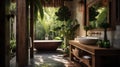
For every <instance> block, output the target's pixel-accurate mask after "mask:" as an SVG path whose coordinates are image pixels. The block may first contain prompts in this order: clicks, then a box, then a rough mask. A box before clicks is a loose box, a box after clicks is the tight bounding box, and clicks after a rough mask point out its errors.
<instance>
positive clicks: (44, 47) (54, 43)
mask: <svg viewBox="0 0 120 67" xmlns="http://www.w3.org/2000/svg"><path fill="white" fill-rule="evenodd" d="M61 44H62V40H34V48H35V49H36V50H38V51H55V50H56V49H57V48H58V47H59V46H60V45H61Z"/></svg>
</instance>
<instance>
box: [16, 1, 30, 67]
mask: <svg viewBox="0 0 120 67" xmlns="http://www.w3.org/2000/svg"><path fill="white" fill-rule="evenodd" d="M26 1H27V0H17V23H16V46H17V49H16V50H17V53H16V62H17V67H25V66H27V65H28V41H29V37H28V22H27V16H28V15H27V13H28V12H27V3H26Z"/></svg>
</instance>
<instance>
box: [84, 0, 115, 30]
mask: <svg viewBox="0 0 120 67" xmlns="http://www.w3.org/2000/svg"><path fill="white" fill-rule="evenodd" d="M99 1H101V0H86V7H85V8H86V13H85V15H86V19H85V20H86V22H85V26H88V25H89V24H90V23H89V8H90V7H91V6H92V5H94V4H95V3H98V2H99ZM103 1H106V2H105V3H104V5H105V4H106V6H107V7H108V18H107V21H108V22H109V23H110V28H108V30H115V24H114V23H112V22H111V21H112V20H111V11H112V9H111V4H112V3H111V2H110V1H109V0H103ZM103 1H102V2H103ZM93 30H97V31H99V30H103V29H102V28H95V29H93Z"/></svg>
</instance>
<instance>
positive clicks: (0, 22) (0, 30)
mask: <svg viewBox="0 0 120 67" xmlns="http://www.w3.org/2000/svg"><path fill="white" fill-rule="evenodd" d="M9 3H10V2H9V0H8V2H7V3H6V0H1V2H0V67H9V66H10V65H9V59H10V58H9V44H10V34H9V14H8V9H9Z"/></svg>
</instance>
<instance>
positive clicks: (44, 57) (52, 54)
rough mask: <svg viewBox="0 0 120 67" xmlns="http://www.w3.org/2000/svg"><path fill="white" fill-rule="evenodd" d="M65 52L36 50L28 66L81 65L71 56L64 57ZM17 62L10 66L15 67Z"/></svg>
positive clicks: (66, 66) (60, 66)
mask: <svg viewBox="0 0 120 67" xmlns="http://www.w3.org/2000/svg"><path fill="white" fill-rule="evenodd" d="M63 55H64V54H63V53H62V52H61V51H59V50H57V51H45V52H43V51H42V52H38V51H35V53H34V59H32V60H31V62H30V63H29V66H27V67H81V66H80V65H79V64H77V63H75V62H72V61H70V60H69V57H64V56H63ZM14 64H15V62H12V65H11V66H10V67H14Z"/></svg>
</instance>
